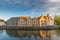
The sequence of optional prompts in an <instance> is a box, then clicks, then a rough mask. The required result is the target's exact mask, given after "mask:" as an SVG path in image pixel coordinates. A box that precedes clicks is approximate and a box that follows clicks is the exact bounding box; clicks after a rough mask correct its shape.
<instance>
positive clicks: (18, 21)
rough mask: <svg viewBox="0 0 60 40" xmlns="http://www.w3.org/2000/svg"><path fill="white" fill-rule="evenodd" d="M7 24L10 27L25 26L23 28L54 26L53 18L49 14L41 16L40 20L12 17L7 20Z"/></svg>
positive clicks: (27, 17)
mask: <svg viewBox="0 0 60 40" xmlns="http://www.w3.org/2000/svg"><path fill="white" fill-rule="evenodd" d="M6 24H7V25H8V26H19V27H21V26H23V27H33V26H34V27H39V26H40V27H41V26H52V25H54V20H53V19H52V18H51V16H50V15H49V14H47V15H46V16H43V15H42V16H40V17H38V18H36V17H34V18H31V17H29V16H21V17H12V18H10V19H9V20H7V22H6Z"/></svg>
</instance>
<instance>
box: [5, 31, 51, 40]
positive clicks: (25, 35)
mask: <svg viewBox="0 0 60 40" xmlns="http://www.w3.org/2000/svg"><path fill="white" fill-rule="evenodd" d="M6 32H7V33H8V35H9V36H12V37H19V38H21V40H50V39H51V32H50V31H44V30H41V31H24V30H13V31H12V30H7V31H6Z"/></svg>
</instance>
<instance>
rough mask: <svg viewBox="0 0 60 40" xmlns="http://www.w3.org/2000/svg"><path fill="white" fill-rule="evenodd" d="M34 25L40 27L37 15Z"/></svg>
mask: <svg viewBox="0 0 60 40" xmlns="http://www.w3.org/2000/svg"><path fill="white" fill-rule="evenodd" d="M33 26H34V27H38V26H39V20H38V18H36V17H34V18H33Z"/></svg>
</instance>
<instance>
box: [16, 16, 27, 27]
mask: <svg viewBox="0 0 60 40" xmlns="http://www.w3.org/2000/svg"><path fill="white" fill-rule="evenodd" d="M26 20H27V18H26V17H23V16H21V17H20V18H19V20H18V25H17V26H23V27H26V26H27V23H26Z"/></svg>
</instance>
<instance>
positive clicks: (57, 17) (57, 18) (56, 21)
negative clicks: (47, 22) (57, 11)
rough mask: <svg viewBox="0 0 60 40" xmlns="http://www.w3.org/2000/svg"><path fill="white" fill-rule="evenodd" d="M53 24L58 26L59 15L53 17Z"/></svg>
mask: <svg viewBox="0 0 60 40" xmlns="http://www.w3.org/2000/svg"><path fill="white" fill-rule="evenodd" d="M54 22H55V23H56V24H57V25H59V24H60V15H58V16H55V18H54Z"/></svg>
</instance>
